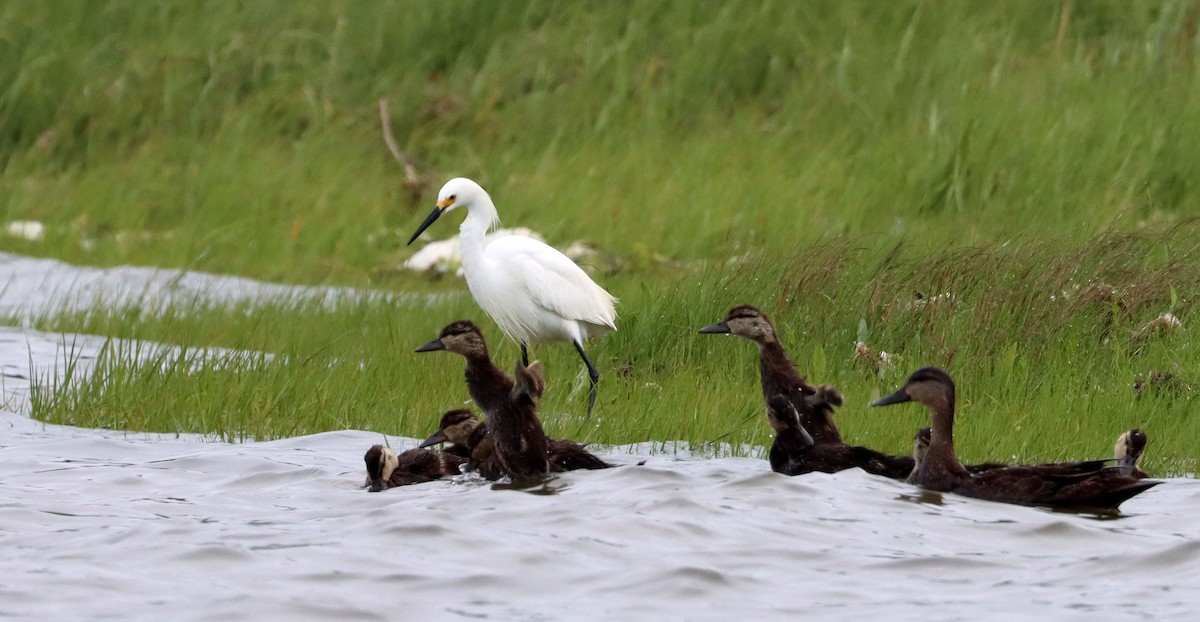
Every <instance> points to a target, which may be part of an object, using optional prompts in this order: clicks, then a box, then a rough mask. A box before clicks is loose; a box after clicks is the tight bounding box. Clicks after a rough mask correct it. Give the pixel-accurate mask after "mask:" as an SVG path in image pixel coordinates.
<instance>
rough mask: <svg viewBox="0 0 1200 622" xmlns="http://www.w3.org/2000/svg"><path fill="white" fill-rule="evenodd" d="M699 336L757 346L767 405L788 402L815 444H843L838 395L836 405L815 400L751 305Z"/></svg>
mask: <svg viewBox="0 0 1200 622" xmlns="http://www.w3.org/2000/svg"><path fill="white" fill-rule="evenodd" d="M700 332H701V333H705V334H722V333H724V334H732V335H736V336H738V337H742V338H744V339H749V340H750V341H753V342H754V343H755V344H757V345H758V365H759V375H760V376H761V378H762V391H763V399H764V400H765V401H766V402H767V403H768V404H769V403H770V401H771V399H772V398H773V397H775V396H782V397H784V398H785V399H787V400H788V401H789V402H790V403H791V404H792V406H793V407H794V408H795V409H796V412H797V413H799V415H800V425H801V426H802V427H803V428H804V429H805V430H806V431H808V433H809V434H811V435H812V438H813V442H814V443H815V444H817V445H820V444H822V443H840V442H842V435H841V434H839V433H838V429H837V425H835V424H834V423H833V409H834V407H835V406H841V396H840V395H838V400H837V402H836V403H834V402H831V401H827V400H822V399H821V398H820V397H819V396H818V393H817V389H818V387H814V386H813V385H811V384H809V383H808V382H806V381H805V380H804V377H803V376H801V375H800V373H799V372H797V371H796V366H795V365H793V364H792V361H791V359H790V358H788V355H787V352H786V351H784V349H783V345H782V344H780V343H779V337H778V335H777V334H776V333H775V327H774V326H773V325H772V324H771V320H770V319H768V318H767V315H766V314H765V313H763V312H762V311H759V310H758V309H757V308H755V307H752V306H750V305H741V306H738V307H734V308H732V309H730V310H729V313H727V314H725V319H723V320H721V321H720V322H717V323H716V324H710V325H708V326H705V327H704V328H701V329H700ZM830 388H832V387H830ZM834 393H836V390H834Z"/></svg>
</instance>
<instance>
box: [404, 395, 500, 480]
mask: <svg viewBox="0 0 1200 622" xmlns="http://www.w3.org/2000/svg"><path fill="white" fill-rule="evenodd" d="M447 442H448V443H450V446H449V447H447V448H446V449H444V450H443V451H448V452H453V453H455V454H460V455H465V456H466V457H467V464H466V466H465V470H467V471H474V470H478V471H479V474H480V475H482V476H483V477H484V478H486V479H490V480H497V479H500V478H501V477H503V476H504V472H503V471H501V470H500V463H499V462H498V461H497V460H496V459H495V454H494V453H493V452H492V439H491V438H489V437H488V433H487V426H486V425H484V424H483V422H482V421H480V420H479V417H476V416H475V413H473V412H471V411H469V410H467V409H465V408H458V409H455V410H450V411H447V412H446V413H445V414H443V415H442V419H441V421H440V422H439V423H438V429H437V432H434V433H433V434H432V435H430V436H429V438H427V439H425V440H424V441H422V442H421V444H420V445H418V447H430V446H433V445H437V444H438V443H447Z"/></svg>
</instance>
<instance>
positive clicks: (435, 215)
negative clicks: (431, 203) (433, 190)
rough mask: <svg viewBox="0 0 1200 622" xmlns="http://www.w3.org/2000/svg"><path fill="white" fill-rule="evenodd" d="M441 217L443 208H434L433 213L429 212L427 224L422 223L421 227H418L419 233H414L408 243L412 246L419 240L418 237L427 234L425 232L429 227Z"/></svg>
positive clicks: (426, 219) (426, 218)
mask: <svg viewBox="0 0 1200 622" xmlns="http://www.w3.org/2000/svg"><path fill="white" fill-rule="evenodd" d="M441 215H442V208H440V207H434V208H433V211H432V212H429V215H428V216H426V217H425V222H423V223H421V226H420V227H417V232H416V233H414V234H413V235H412V237H411V238H408V243H409V244H412V243H413V241H414V240H416V239H417V236H419V235H421V234H422V233H425V230H426V229H428V228H429V225H432V224H433V221H435V220H437V219H438V216H441Z"/></svg>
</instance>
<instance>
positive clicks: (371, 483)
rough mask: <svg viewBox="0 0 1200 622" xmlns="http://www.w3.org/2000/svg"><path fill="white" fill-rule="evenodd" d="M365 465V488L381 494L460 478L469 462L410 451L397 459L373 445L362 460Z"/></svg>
mask: <svg viewBox="0 0 1200 622" xmlns="http://www.w3.org/2000/svg"><path fill="white" fill-rule="evenodd" d="M363 461H364V462H366V465H367V482H366V484H365V486H368V487H370V489H371V492H379V491H381V490H387V489H388V488H395V487H397V486H407V485H409V484H420V483H423V482H431V481H433V480H435V479H439V478H441V477H445V476H447V475H457V474H458V472H459V467H460V466H461V465H462V464H463V463H464V462H466V459H465V458H462V457H461V456H456V455H454V454H451V453H448V452H445V451H436V450H431V449H409V450H408V451H404V452H401V453H400V454H398V455H397V454H396V453H395V452H394V451H392V450H391V449H389V448H387V447H384V446H383V445H373V446H372V447H371V448H370V449H368V450H367V453H366V455H364V456H363Z"/></svg>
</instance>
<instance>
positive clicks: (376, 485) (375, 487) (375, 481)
mask: <svg viewBox="0 0 1200 622" xmlns="http://www.w3.org/2000/svg"><path fill="white" fill-rule="evenodd" d="M381 490H383V480H382V479H381V478H378V477H372V478H371V492H379V491H381Z"/></svg>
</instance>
